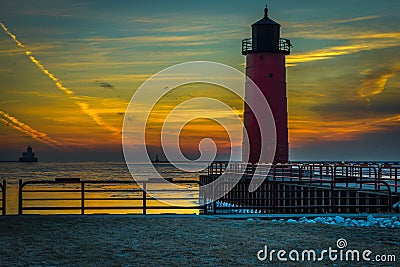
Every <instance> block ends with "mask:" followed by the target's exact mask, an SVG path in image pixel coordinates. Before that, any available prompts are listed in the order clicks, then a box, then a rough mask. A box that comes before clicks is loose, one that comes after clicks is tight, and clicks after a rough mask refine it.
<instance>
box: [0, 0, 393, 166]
mask: <svg viewBox="0 0 400 267" xmlns="http://www.w3.org/2000/svg"><path fill="white" fill-rule="evenodd" d="M265 3H266V1H264V0H252V1H239V0H229V1H228V0H221V1H210V0H204V1H183V0H182V1H173V0H171V1H158V0H150V1H136V0H133V1H108V0H107V1H67V0H55V1H54V0H51V1H50V0H38V1H30V0H25V1H22V0H16V1H1V2H0V21H1V23H2V24H1V28H0V91H1V97H0V160H17V159H18V157H19V155H20V153H21V152H22V151H24V150H25V149H26V147H27V146H28V145H31V146H32V147H33V149H34V151H35V152H36V153H37V155H38V156H39V158H40V160H41V161H82V160H84V161H119V160H123V154H122V148H121V128H122V122H123V119H124V114H125V110H126V108H127V106H128V103H129V101H130V99H131V97H132V95H133V94H134V92H135V90H136V89H137V88H138V87H139V86H140V84H141V83H143V82H144V81H145V80H146V79H148V78H149V77H150V76H151V75H153V74H154V73H156V72H158V71H160V70H162V69H164V68H166V67H169V66H171V65H175V64H178V63H183V62H187V61H197V60H200V61H215V62H220V63H223V64H226V65H229V66H232V67H234V68H236V69H238V70H240V71H244V70H245V57H244V56H242V54H241V40H242V39H244V38H248V37H250V36H251V28H250V25H251V24H252V23H254V22H256V21H257V20H259V19H260V18H262V16H263V8H264V6H265ZM268 7H269V11H270V12H269V14H270V17H271V18H272V19H274V20H275V21H278V22H279V23H280V24H281V25H282V29H281V36H282V37H283V38H288V39H290V40H291V42H292V44H293V46H294V47H293V49H292V54H291V55H290V56H288V57H287V82H288V103H289V104H288V105H289V107H288V110H289V139H290V159H291V160H293V161H298V160H340V161H342V160H343V161H350V160H359V161H366V160H376V161H392V160H400V75H399V71H400V61H399V55H400V26H399V25H400V16H399V11H400V2H399V1H398V0H384V1H372V0H337V1H328V0H306V1H295V0H287V1H278V0H270V1H268ZM174 94H175V95H170V96H169V97H168V98H165V99H163V100H162V101H160V103H159V104H158V111H159V112H158V113H157V112H154V113H153V115H152V116H151V117H150V119H151V120H152V121H150V124H149V125H151V124H154V125H156V124H157V123H159V122H160V118H162V117H163V116H165V115H166V113H165V112H167V111H170V110H171V108H173V106H174V105H176V103H178V102H179V101H182V99H188V98H190V97H193V96H197V95H198V96H204V95H211V96H212V95H215V97H216V98H220V99H224V100H226V101H227V102H229V104H230V105H231V106H232V107H233V108H235V109H236V110H238V113H242V112H243V110H242V109H243V107H242V103H241V102H240V101H238V99H236V98H235V97H234V96H233V95H232V94H230V93H228V92H226V91H223V90H222V91H220V90H218V88H213V87H212V86H211V87H210V86H209V87H201V86H199V85H193V86H189V87H187V88H181V89H178V90H177V91H175V92H174ZM156 111H157V110H156ZM161 111H162V112H161ZM193 112H195V110H193ZM215 112H216V111H214V113H215ZM160 114H161V115H160ZM149 128H151V127H149ZM154 128H157V127H154ZM239 130H240V129H239ZM151 135H152V134H151V130H150V132H149V136H150V137H149V138H150V139H151ZM155 135H156V134H155ZM204 137H210V138H215V140H217V143H218V145H219V148H221V150H220V152H221V153H222V154H224V153H225V152H226V151H227V149H226V148H228V147H229V146H230V145H229V142H228V139H227V137H226V132H225V131H224V129H223V128H222V127H220V126H218V125H216V124H215V122H211V121H207V120H197V121H193V122H191V123H190V124H188V125H187V127H185V129H183V131H182V138H181V145H182V150H183V151H184V152H185V153H186V154H188V155H196V153H198V151H197V149H196V147H197V145H198V142H199V141H200V140H201V139H202V138H204ZM150 139H149V140H150ZM154 142H155V144H156V143H157V142H156V141H154ZM232 145H234V146H235V145H240V144H232ZM154 153H156V152H154Z"/></svg>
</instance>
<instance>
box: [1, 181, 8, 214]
mask: <svg viewBox="0 0 400 267" xmlns="http://www.w3.org/2000/svg"><path fill="white" fill-rule="evenodd" d="M6 188H7V182H6V181H5V180H3V181H2V182H0V194H1V197H0V202H1V214H2V215H6V206H7V201H6V196H7V192H6V191H7V190H6Z"/></svg>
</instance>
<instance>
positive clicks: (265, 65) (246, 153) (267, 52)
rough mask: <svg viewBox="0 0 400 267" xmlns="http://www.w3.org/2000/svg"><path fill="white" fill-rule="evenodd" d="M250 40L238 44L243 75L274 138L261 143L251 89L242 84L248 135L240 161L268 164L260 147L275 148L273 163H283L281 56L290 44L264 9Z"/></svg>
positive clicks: (284, 123)
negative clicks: (266, 113) (268, 116)
mask: <svg viewBox="0 0 400 267" xmlns="http://www.w3.org/2000/svg"><path fill="white" fill-rule="evenodd" d="M251 27H252V38H249V39H244V40H243V41H242V54H243V55H245V56H246V75H247V77H248V78H250V79H251V80H252V81H253V82H254V83H255V84H256V85H257V86H258V88H259V89H260V90H261V92H262V94H263V95H264V97H265V99H266V100H267V101H268V104H269V106H270V109H271V111H272V114H273V117H274V121H275V128H276V137H275V138H274V137H267V138H263V139H264V140H261V135H260V129H259V123H258V122H257V120H256V117H255V115H254V114H253V113H252V111H251V109H250V108H249V106H252V101H253V102H255V100H254V99H252V96H253V95H254V94H252V93H251V92H250V90H253V89H254V87H253V88H251V86H248V84H247V83H246V91H245V100H246V103H245V106H244V127H245V130H246V131H247V134H248V140H249V143H248V144H243V147H246V148H247V149H243V158H244V159H245V158H248V162H249V163H253V164H255V163H270V162H266V159H263V158H260V154H261V147H263V149H264V148H265V149H270V148H271V146H275V143H276V147H275V157H274V160H273V161H274V162H273V163H286V162H288V160H289V143H288V114H287V96H286V66H285V56H286V55H289V54H290V48H291V44H290V41H289V40H287V39H283V38H280V28H281V25H279V23H277V22H275V21H273V20H272V19H270V18H269V16H268V7H267V6H266V7H265V10H264V17H263V18H262V19H261V20H259V21H257V22H256V23H254V24H253V25H251Z"/></svg>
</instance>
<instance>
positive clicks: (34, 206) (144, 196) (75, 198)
mask: <svg viewBox="0 0 400 267" xmlns="http://www.w3.org/2000/svg"><path fill="white" fill-rule="evenodd" d="M172 182H173V183H174V184H177V185H178V184H179V185H195V186H200V182H199V181H196V180H174V181H172ZM157 184H160V182H157V181H145V182H141V183H140V185H141V187H140V186H139V184H138V183H136V182H135V181H79V180H78V181H74V180H72V181H68V179H65V180H62V181H57V180H48V181H25V182H24V181H23V180H19V193H18V214H24V211H30V212H32V211H36V212H39V213H40V212H41V211H77V212H79V213H80V214H86V211H89V210H91V211H107V210H108V211H110V210H124V211H129V210H141V213H142V214H147V212H148V210H172V209H174V210H175V209H176V210H184V209H199V210H201V211H204V212H206V208H205V205H203V203H204V202H202V201H201V199H198V202H197V204H198V205H194V206H182V205H161V204H160V201H193V199H194V198H193V197H181V196H179V197H174V196H168V195H166V196H164V197H157V198H155V197H152V196H151V195H150V193H160V194H161V195H162V194H177V193H185V194H188V193H193V194H196V193H198V192H199V188H196V187H194V188H192V189H190V188H187V187H186V188H183V187H182V188H181V189H154V188H149V186H150V185H157ZM199 197H200V196H199ZM118 201H119V202H121V201H123V205H107V203H110V202H111V203H112V202H114V203H115V202H118ZM66 202H69V203H70V205H65V203H66ZM91 202H92V203H91ZM93 202H95V203H93ZM151 202H156V203H157V205H151ZM120 204H121V203H120Z"/></svg>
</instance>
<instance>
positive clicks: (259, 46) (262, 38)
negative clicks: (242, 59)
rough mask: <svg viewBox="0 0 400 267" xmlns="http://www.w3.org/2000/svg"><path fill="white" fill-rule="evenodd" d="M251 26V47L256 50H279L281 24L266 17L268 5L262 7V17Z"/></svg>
mask: <svg viewBox="0 0 400 267" xmlns="http://www.w3.org/2000/svg"><path fill="white" fill-rule="evenodd" d="M251 27H252V39H253V44H252V49H253V51H257V52H279V39H280V28H281V25H280V24H279V23H277V22H275V21H273V20H272V19H270V18H269V17H268V7H265V9H264V18H262V19H261V20H259V21H257V22H256V23H254V24H253V25H251Z"/></svg>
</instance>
